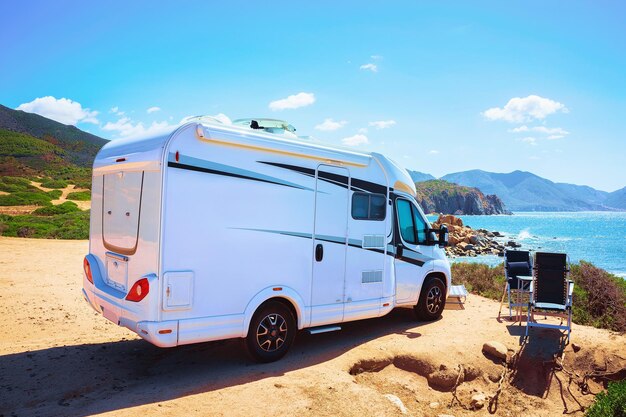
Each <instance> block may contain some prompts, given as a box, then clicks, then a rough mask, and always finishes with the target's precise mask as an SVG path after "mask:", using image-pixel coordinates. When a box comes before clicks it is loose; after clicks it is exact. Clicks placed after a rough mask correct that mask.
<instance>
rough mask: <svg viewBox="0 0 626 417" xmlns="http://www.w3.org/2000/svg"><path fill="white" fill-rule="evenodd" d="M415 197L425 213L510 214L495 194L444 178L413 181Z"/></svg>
mask: <svg viewBox="0 0 626 417" xmlns="http://www.w3.org/2000/svg"><path fill="white" fill-rule="evenodd" d="M415 189H416V191H417V195H416V199H417V202H418V203H419V204H420V206H421V207H422V209H423V210H424V211H425V212H426V213H444V214H507V213H508V214H510V213H509V212H508V211H507V210H506V208H505V207H504V204H503V203H502V201H501V200H500V199H499V198H498V197H497V196H495V195H484V194H483V193H482V192H481V191H480V190H479V189H477V188H472V187H465V186H462V185H458V184H453V183H451V182H448V181H444V180H429V181H423V182H417V183H415Z"/></svg>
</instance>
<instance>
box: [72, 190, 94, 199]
mask: <svg viewBox="0 0 626 417" xmlns="http://www.w3.org/2000/svg"><path fill="white" fill-rule="evenodd" d="M67 199H68V200H75V201H89V200H91V192H89V191H75V192H73V193H69V194H68V195H67Z"/></svg>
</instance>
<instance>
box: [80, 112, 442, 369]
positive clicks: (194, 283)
mask: <svg viewBox="0 0 626 417" xmlns="http://www.w3.org/2000/svg"><path fill="white" fill-rule="evenodd" d="M263 123H266V124H267V126H265V127H264V126H263ZM243 124H244V125H243V126H238V125H222V124H220V123H217V122H212V121H207V119H205V118H198V119H196V120H192V121H191V122H189V123H187V124H185V125H183V126H180V127H179V128H177V129H176V130H175V131H174V132H172V133H171V134H168V135H165V136H160V137H154V138H148V139H135V140H125V139H119V140H114V141H111V142H109V143H108V144H106V145H105V146H104V147H103V148H102V150H100V152H99V153H98V155H97V157H96V159H95V162H94V167H93V182H92V206H91V207H92V208H91V224H90V238H89V254H88V255H87V256H86V257H85V259H84V270H85V276H84V280H83V284H84V285H83V295H84V297H85V299H86V300H87V302H88V303H89V304H90V305H91V306H92V307H93V308H94V309H95V310H96V311H97V312H98V313H101V314H102V315H103V316H104V317H105V318H107V319H108V320H110V321H112V322H113V323H116V324H118V325H120V326H124V327H127V328H128V329H130V330H132V331H133V332H136V333H137V334H138V335H139V336H141V337H142V338H144V339H145V340H147V341H149V342H151V343H153V344H155V345H157V346H161V347H171V346H178V345H184V344H189V343H197V342H205V341H210V340H219V339H227V338H244V339H245V344H246V346H247V348H248V350H249V352H250V353H251V355H252V356H253V357H254V358H255V359H257V360H259V361H265V362H268V361H273V360H277V359H279V358H280V357H282V356H283V355H284V354H285V353H286V352H287V350H288V349H289V346H290V345H291V344H292V342H293V340H294V337H295V334H296V332H297V330H298V329H306V328H308V329H309V331H310V332H311V333H316V332H323V331H330V330H338V329H339V328H340V327H339V326H338V324H340V323H342V322H347V321H352V320H360V319H365V318H371V317H378V316H382V315H384V314H387V313H388V312H390V311H391V310H392V309H393V308H394V307H397V306H414V307H415V311H416V313H417V315H418V317H419V318H420V319H423V320H433V319H436V318H438V317H439V316H440V315H441V312H442V310H443V308H444V305H445V300H446V296H447V293H448V289H449V288H450V279H451V276H450V265H449V263H448V260H447V258H446V256H445V252H444V251H443V249H442V246H444V245H445V244H446V242H447V230H445V228H444V229H441V230H433V229H431V226H430V224H429V222H428V221H427V219H426V217H425V216H424V213H423V212H422V210H421V209H420V207H419V205H418V204H417V203H416V201H415V198H414V196H415V186H414V184H413V182H412V181H411V178H410V177H409V175H408V173H407V172H406V171H405V170H404V169H402V168H400V167H399V166H398V165H396V164H395V163H394V162H393V161H391V160H390V159H388V158H386V157H384V156H383V155H380V154H377V153H365V152H359V151H355V150H345V149H339V148H335V147H331V146H327V145H324V144H320V143H317V142H315V141H312V140H304V139H299V138H297V137H296V136H295V134H293V133H292V131H293V129H292V127H291V126H289V125H286V124H284V125H281V124H280V123H279V124H278V127H276V123H275V122H274V124H273V125H272V121H267V120H265V121H263V120H261V121H260V122H259V120H254V121H249V122H245V123H243ZM268 126H269V127H268ZM270 132H271V133H270ZM277 133H278V134H277ZM437 233H438V234H439V236H438V237H437Z"/></svg>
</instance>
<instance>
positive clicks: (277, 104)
mask: <svg viewBox="0 0 626 417" xmlns="http://www.w3.org/2000/svg"><path fill="white" fill-rule="evenodd" d="M313 103H315V94H313V93H298V94H294V95H291V96H289V97H287V98H282V99H280V100H275V101H272V102H271V103H270V106H269V107H270V110H274V111H276V110H285V109H297V108H300V107H306V106H310V105H311V104H313Z"/></svg>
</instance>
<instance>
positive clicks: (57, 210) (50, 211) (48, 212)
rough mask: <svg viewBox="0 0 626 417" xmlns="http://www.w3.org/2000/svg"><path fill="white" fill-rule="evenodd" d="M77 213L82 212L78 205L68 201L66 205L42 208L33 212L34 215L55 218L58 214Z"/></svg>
mask: <svg viewBox="0 0 626 417" xmlns="http://www.w3.org/2000/svg"><path fill="white" fill-rule="evenodd" d="M76 211H80V209H79V208H78V206H77V205H76V203H72V202H71V201H66V202H65V203H63V204H59V205H57V206H47V207H40V208H38V209H37V210H35V211H33V213H32V214H33V215H36V216H55V215H57V214H66V213H74V212H76Z"/></svg>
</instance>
